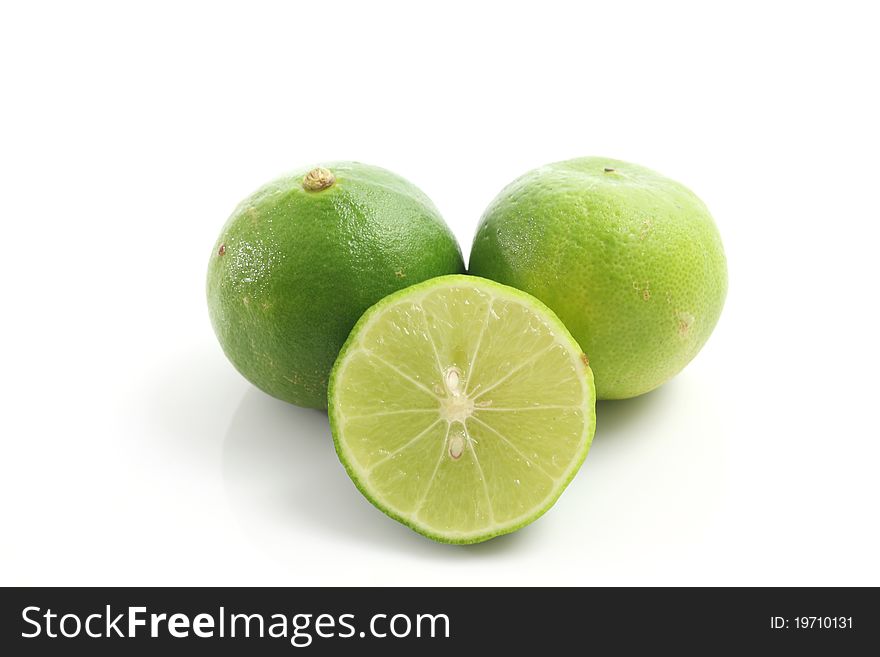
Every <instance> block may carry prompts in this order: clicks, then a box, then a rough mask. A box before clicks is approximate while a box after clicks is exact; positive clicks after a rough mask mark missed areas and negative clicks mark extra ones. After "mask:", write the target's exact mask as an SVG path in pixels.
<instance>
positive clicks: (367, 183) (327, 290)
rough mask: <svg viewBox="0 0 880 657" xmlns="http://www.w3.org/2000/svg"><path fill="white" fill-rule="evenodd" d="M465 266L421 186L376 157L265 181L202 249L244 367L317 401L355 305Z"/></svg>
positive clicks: (215, 314)
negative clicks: (209, 248) (375, 162)
mask: <svg viewBox="0 0 880 657" xmlns="http://www.w3.org/2000/svg"><path fill="white" fill-rule="evenodd" d="M462 271H464V265H463V262H462V258H461V251H460V250H459V248H458V243H457V242H456V241H455V237H454V236H453V235H452V233H451V232H450V231H449V228H448V227H447V226H446V224H445V223H444V222H443V219H442V218H441V217H440V215H439V213H438V212H437V209H436V208H435V207H434V205H433V204H432V203H431V201H430V200H429V199H428V197H427V196H425V195H424V194H423V193H422V192H421V191H419V190H418V189H417V188H416V187H414V186H413V185H412V184H410V183H408V182H407V181H405V180H404V179H403V178H400V177H399V176H397V175H395V174H393V173H391V172H389V171H386V170H385V169H380V168H378V167H373V166H368V165H366V164H359V163H356V162H337V163H333V164H327V165H325V166H322V167H316V168H313V169H310V170H303V171H300V172H297V173H294V174H293V175H290V176H286V177H284V178H280V179H279V180H276V181H274V182H272V183H269V184H268V185H266V186H265V187H263V188H262V189H260V190H258V191H257V192H256V193H254V194H253V195H252V196H250V197H249V198H248V199H246V200H245V201H243V202H242V203H241V204H240V205H239V206H238V208H236V210H235V212H233V214H232V216H231V217H230V218H229V221H228V222H227V223H226V225H225V226H224V227H223V230H222V232H221V233H220V237H219V238H218V240H217V242H216V243H215V244H214V249H213V252H212V254H211V260H210V264H209V266H208V308H209V311H210V315H211V322H212V324H213V326H214V331H215V332H216V334H217V337H218V339H219V340H220V344H221V346H222V347H223V351H224V352H225V353H226V355H227V357H228V358H229V360H230V361H232V364H233V365H235V367H236V368H237V369H238V371H239V372H241V373H242V374H243V375H244V376H245V378H247V379H248V380H250V381H251V382H252V383H253V384H254V385H256V386H257V387H258V388H260V389H262V390H264V391H265V392H267V393H269V394H270V395H273V396H275V397H278V398H280V399H284V400H286V401H289V402H292V403H294V404H299V405H300V406H311V407H314V408H326V407H327V379H328V377H329V375H330V368H331V366H332V365H333V361H334V360H335V359H336V356H337V354H338V353H339V349H340V347H341V346H342V343H343V342H344V341H345V338H346V337H347V336H348V333H349V331H351V327H352V326H354V323H355V322H356V321H357V319H358V317H360V316H361V314H362V313H363V312H364V310H366V309H367V308H369V307H370V306H371V305H372V304H374V303H375V302H376V301H378V300H379V299H381V298H382V297H384V296H386V295H387V294H389V293H391V292H394V291H396V290H399V289H401V288H403V287H406V286H407V285H411V284H412V283H418V282H419V281H423V280H425V279H428V278H432V277H434V276H439V275H442V274H454V273H460V272H462Z"/></svg>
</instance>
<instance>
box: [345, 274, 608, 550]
mask: <svg viewBox="0 0 880 657" xmlns="http://www.w3.org/2000/svg"><path fill="white" fill-rule="evenodd" d="M595 399H596V393H595V388H594V385H593V374H592V372H591V371H590V367H589V364H588V361H587V358H586V356H585V355H584V354H583V352H582V351H581V349H580V347H579V346H578V344H577V342H575V340H574V339H573V338H572V337H571V335H570V334H569V332H568V330H566V328H565V326H563V324H562V322H560V321H559V319H558V318H557V317H556V315H554V314H553V312H552V311H550V310H549V309H548V308H547V307H546V306H544V304H542V303H541V302H540V301H538V300H537V299H535V298H534V297H532V296H530V295H528V294H526V293H524V292H520V291H519V290H515V289H513V288H510V287H507V286H505V285H501V284H499V283H494V282H492V281H487V280H485V279H482V278H477V277H475V276H441V277H439V278H434V279H431V280H429V281H426V282H424V283H421V284H418V285H414V286H412V287H409V288H406V289H404V290H401V291H400V292H396V293H394V294H392V295H390V296H388V297H386V298H385V299H383V300H382V301H380V302H379V303H377V304H376V305H374V306H373V307H372V308H370V309H369V310H368V311H367V312H366V313H365V314H364V316H363V317H361V319H360V321H358V323H357V325H356V326H355V327H354V329H353V330H352V333H351V335H350V336H349V338H348V341H347V342H346V343H345V346H344V347H343V348H342V351H341V352H340V354H339V358H338V359H337V361H336V364H335V365H334V367H333V372H332V374H331V375H330V390H329V407H330V423H331V426H332V428H333V439H334V442H335V444H336V451H337V453H338V454H339V459H340V461H342V463H343V465H344V466H345V468H346V470H347V471H348V474H349V475H350V476H351V478H352V480H353V481H354V483H355V485H356V486H357V487H358V488H359V489H360V491H361V492H362V493H363V494H364V495H365V496H366V497H367V499H369V500H370V502H372V503H373V504H374V505H375V506H377V507H378V508H379V509H381V510H382V511H384V512H385V513H387V514H388V515H389V516H391V517H392V518H394V519H396V520H399V521H400V522H402V523H404V524H405V525H407V526H409V527H411V528H412V529H414V530H415V531H417V532H419V533H421V534H424V535H425V536H428V537H430V538H432V539H434V540H437V541H441V542H445V543H476V542H479V541H485V540H487V539H490V538H492V537H494V536H498V535H500V534H506V533H508V532H512V531H515V530H517V529H519V528H520V527H523V526H524V525H527V524H529V523H530V522H532V521H533V520H535V519H537V518H538V517H539V516H541V515H542V514H543V513H544V512H545V511H546V510H547V509H549V508H550V507H551V506H552V505H553V503H554V502H555V501H556V500H557V498H558V497H559V496H560V495H561V494H562V491H563V490H564V489H565V487H566V486H567V485H568V482H569V481H571V479H572V477H574V475H575V473H576V472H577V470H578V468H579V467H580V465H581V463H582V462H583V460H584V458H585V457H586V455H587V450H588V449H589V446H590V442H591V440H592V438H593V432H594V429H595V424H596V417H595Z"/></svg>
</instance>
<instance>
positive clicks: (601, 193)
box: [469, 157, 727, 399]
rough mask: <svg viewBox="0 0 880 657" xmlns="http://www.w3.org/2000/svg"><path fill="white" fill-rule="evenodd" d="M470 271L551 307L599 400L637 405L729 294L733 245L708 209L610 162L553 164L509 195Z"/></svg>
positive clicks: (690, 347) (685, 358)
mask: <svg viewBox="0 0 880 657" xmlns="http://www.w3.org/2000/svg"><path fill="white" fill-rule="evenodd" d="M469 271H470V273H472V274H475V275H478V276H485V277H487V278H492V279H494V280H497V281H500V282H502V283H506V284H507V285H511V286H514V287H518V288H520V289H522V290H525V291H526V292H529V293H531V294H533V295H534V296H536V297H538V298H539V299H541V300H542V301H543V302H544V303H546V304H547V305H548V306H549V307H550V308H551V309H553V310H554V311H555V312H556V314H557V315H559V317H560V319H562V321H563V322H564V323H565V325H566V326H567V327H568V329H569V330H570V331H571V333H572V335H574V337H575V338H576V339H577V340H578V342H579V343H580V345H581V347H583V349H584V351H585V352H586V353H587V355H588V356H589V358H590V365H591V367H592V368H593V372H594V374H595V377H596V389H597V392H598V395H599V398H600V399H624V398H628V397H635V396H636V395H640V394H643V393H646V392H648V391H650V390H653V389H654V388H657V387H658V386H660V385H662V384H663V383H665V382H666V381H667V380H669V379H670V378H671V377H673V376H675V375H676V374H677V373H678V372H680V371H681V370H682V368H684V366H685V365H687V364H688V363H689V362H690V361H691V359H692V358H693V357H694V356H696V355H697V352H698V351H699V350H700V349H701V348H702V346H703V345H704V344H705V342H706V340H707V339H708V338H709V335H710V334H711V332H712V329H713V328H714V327H715V324H716V323H717V321H718V318H719V316H720V314H721V309H722V306H723V305H724V299H725V296H726V294H727V261H726V259H725V255H724V248H723V246H722V244H721V237H720V236H719V234H718V230H717V228H716V226H715V223H714V221H713V220H712V217H711V215H710V214H709V211H708V210H707V209H706V206H705V205H704V204H703V203H702V201H700V199H699V198H697V197H696V196H695V195H694V194H693V192H691V191H690V190H689V189H687V188H686V187H684V186H683V185H680V184H679V183H677V182H674V181H672V180H669V179H668V178H665V177H663V176H661V175H660V174H658V173H655V172H654V171H651V170H649V169H646V168H644V167H640V166H637V165H634V164H628V163H626V162H620V161H617V160H611V159H608V158H601V157H587V158H580V159H576V160H569V161H566V162H558V163H555V164H550V165H547V166H544V167H541V168H539V169H535V170H534V171H531V172H529V173H527V174H525V175H524V176H522V177H520V178H518V179H517V180H515V181H514V182H513V183H511V184H510V185H508V186H507V187H506V188H505V189H504V190H502V191H501V193H500V194H499V195H498V196H497V197H496V198H495V200H494V201H492V203H491V204H490V205H489V207H488V208H487V209H486V211H485V213H484V214H483V217H482V220H481V222H480V225H479V227H478V229H477V233H476V236H475V238H474V243H473V248H472V250H471V257H470V268H469Z"/></svg>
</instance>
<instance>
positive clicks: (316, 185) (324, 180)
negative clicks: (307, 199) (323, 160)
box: [302, 167, 336, 192]
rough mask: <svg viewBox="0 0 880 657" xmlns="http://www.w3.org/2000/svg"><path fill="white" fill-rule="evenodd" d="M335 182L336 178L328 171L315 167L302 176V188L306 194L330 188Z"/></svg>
mask: <svg viewBox="0 0 880 657" xmlns="http://www.w3.org/2000/svg"><path fill="white" fill-rule="evenodd" d="M335 182H336V176H334V175H333V172H332V171H330V169H325V168H324V167H316V168H314V169H312V170H311V171H309V172H308V173H307V174H306V175H305V176H303V179H302V186H303V189H304V190H306V191H307V192H320V191H321V190H322V189H327V188H328V187H332V186H333V183H335Z"/></svg>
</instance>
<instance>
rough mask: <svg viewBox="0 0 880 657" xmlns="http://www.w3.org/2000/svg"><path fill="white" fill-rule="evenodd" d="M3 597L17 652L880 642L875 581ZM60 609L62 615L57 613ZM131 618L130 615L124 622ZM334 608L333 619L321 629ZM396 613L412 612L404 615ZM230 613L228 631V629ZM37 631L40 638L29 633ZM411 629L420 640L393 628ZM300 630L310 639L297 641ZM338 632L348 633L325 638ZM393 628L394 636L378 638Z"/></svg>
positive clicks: (6, 640) (711, 650)
mask: <svg viewBox="0 0 880 657" xmlns="http://www.w3.org/2000/svg"><path fill="white" fill-rule="evenodd" d="M0 600H2V605H0V628H2V634H0V648H2V650H0V654H4V655H51V654H68V653H69V651H70V650H72V649H76V650H82V651H85V652H84V654H89V655H120V654H140V652H141V651H143V654H161V655H163V656H165V655H178V654H179V655H194V654H202V653H204V654H248V655H252V654H260V655H262V654H272V655H281V654H291V651H293V652H302V649H304V651H305V652H307V653H309V654H318V655H320V654H328V655H329V654H337V655H338V654H354V653H362V652H363V651H364V650H367V651H368V654H373V653H374V652H377V653H380V654H388V655H394V654H417V655H433V654H448V652H447V651H448V650H450V649H461V650H467V651H468V652H467V653H464V654H472V653H473V652H475V651H476V650H478V649H487V650H489V651H490V652H491V654H497V653H499V652H501V651H510V654H514V655H520V654H527V653H530V652H540V653H541V654H542V655H543V654H546V653H547V651H548V650H552V651H554V652H553V653H550V654H562V653H563V651H564V652H565V654H567V653H568V652H570V650H571V647H572V646H575V647H579V648H578V652H581V651H582V652H585V653H586V652H589V651H594V650H595V651H598V650H601V649H602V648H603V647H608V646H610V647H612V648H613V652H614V653H621V654H630V653H631V651H634V650H650V651H652V652H656V651H659V650H661V649H662V650H664V651H670V650H671V651H674V652H679V653H680V652H684V653H686V654H689V653H693V652H700V654H715V653H716V652H717V651H719V650H723V651H725V652H727V651H729V650H733V649H741V650H748V651H749V654H752V653H754V652H755V650H758V649H761V650H763V649H768V650H770V649H780V650H791V649H798V650H801V651H802V652H801V654H804V652H803V651H807V652H808V653H809V654H812V653H813V652H814V651H817V652H822V651H828V650H833V651H835V653H834V654H855V653H854V652H850V651H854V650H856V649H857V648H863V647H866V646H871V645H873V646H876V645H878V644H877V640H878V638H880V632H878V619H880V603H878V596H877V590H876V589H871V588H785V589H782V588H766V589H756V588H733V589H719V588H627V589H619V588H589V589H588V588H571V589H550V588H504V589H498V588H495V589H488V588H480V589H462V588H430V589H428V588H411V589H408V588H378V589H369V588H269V589H266V588H199V589H192V588H129V589H125V588H33V589H28V588H7V589H0ZM108 605H109V607H110V611H111V613H110V620H111V626H110V627H109V628H108V626H107V618H106V617H107V606H108ZM29 607H30V608H31V609H30V610H29V611H25V610H26V609H27V608H29ZM130 607H144V608H145V610H144V611H142V612H137V613H136V614H135V616H134V617H135V619H136V620H143V621H144V622H145V625H138V626H136V627H135V628H134V630H135V632H136V635H135V637H134V638H128V637H125V638H122V637H119V636H118V634H119V633H123V634H127V633H128V631H129V627H128V625H127V622H128V619H129V616H128V613H129V608H130ZM37 608H38V609H39V611H37V610H36V609H37ZM221 608H222V609H223V613H221V611H220V610H221ZM48 610H51V613H53V614H56V616H55V617H51V616H50V617H49V619H48V620H47V619H46V617H45V613H46V612H47V611H48ZM24 613H26V614H27V616H28V618H30V619H31V621H32V622H28V621H26V620H25V619H24V617H23V614H24ZM65 614H75V615H76V617H77V619H74V618H72V617H68V618H67V619H66V620H65V625H64V630H65V631H66V632H67V633H68V634H73V633H75V630H76V628H77V624H78V622H79V627H80V630H79V634H78V636H76V637H74V638H65V637H63V636H60V635H59V636H58V637H57V638H50V637H48V636H47V634H46V633H47V632H54V633H56V634H60V623H59V621H60V619H61V616H63V615H65ZM92 614H98V615H99V616H93V617H92V620H91V624H90V625H89V629H90V630H91V631H92V633H93V634H106V633H107V632H109V633H110V634H111V636H110V638H90V637H88V636H86V634H85V630H86V628H85V621H86V620H87V618H88V616H89V615H92ZM119 614H122V618H121V619H119V620H117V622H116V623H115V624H114V623H112V620H113V618H118V615H119ZM151 614H157V615H158V614H165V615H166V616H165V618H164V619H162V618H159V620H157V621H156V626H155V627H156V632H157V634H158V636H157V637H156V638H153V637H151V636H150V631H151V627H152V619H151V617H150V615H151ZM173 614H184V615H185V616H186V618H185V619H182V618H178V620H177V621H176V622H177V625H175V631H176V632H177V633H178V634H180V633H182V632H184V631H188V632H189V636H188V637H186V638H175V637H173V636H172V635H171V633H170V632H169V628H168V624H167V619H168V618H169V617H170V616H171V615H173ZM199 614H207V615H209V616H210V617H211V620H210V622H209V620H208V618H207V617H204V616H203V617H201V621H199V626H198V629H199V630H200V631H201V633H202V634H207V633H209V632H213V636H212V637H210V638H200V637H197V636H195V629H194V627H193V624H194V621H196V617H197V616H198V615H199ZM233 614H245V615H249V616H250V615H253V614H258V615H261V617H262V623H263V625H262V627H263V629H262V634H263V635H264V636H263V638H258V637H257V636H255V635H256V634H259V633H260V630H259V628H260V619H258V618H257V617H252V618H251V619H250V621H249V632H250V633H251V635H252V636H251V637H249V638H247V637H244V636H242V634H244V625H245V621H244V620H243V619H242V618H238V619H236V620H235V621H234V622H233V621H231V618H232V615H233ZM276 614H277V615H278V616H273V615H276ZM321 614H326V615H327V616H323V617H321V619H320V621H321V622H320V627H318V621H319V618H318V616H319V615H321ZM347 614H350V615H351V616H346V615H347ZM382 614H384V616H381V615H382ZM397 614H400V615H402V616H403V617H398V618H395V615H397ZM306 615H308V616H306ZM444 617H445V618H446V619H448V622H447V621H446V620H444ZM221 618H222V619H223V633H224V635H225V637H224V638H219V637H218V634H219V633H220V622H221ZM432 619H433V625H432ZM805 619H806V620H805ZM77 621H78V622H77ZM295 623H296V625H295ZM231 624H234V625H235V628H236V636H235V637H234V638H233V637H231V636H230V634H231V629H230V626H231ZM209 625H210V627H209ZM417 626H418V629H417ZM272 627H275V633H276V634H280V633H281V632H282V628H283V629H284V632H285V633H286V637H276V638H273V637H270V636H268V635H269V633H270V628H272ZM38 628H39V635H38V636H36V637H34V638H24V637H23V636H22V635H23V634H33V633H35V632H37V630H38ZM297 628H298V629H297ZM407 628H408V629H409V634H408V635H407V636H405V637H395V636H393V633H394V632H396V633H397V634H405V633H406V630H407ZM294 630H297V631H296V634H297V637H296V643H297V644H299V646H300V647H295V646H294V645H292V643H291V638H292V635H293V634H294ZM319 630H320V631H319ZM331 633H332V634H334V635H342V636H333V637H332V638H331V637H329V636H326V635H329V634H331ZM383 633H384V634H386V635H387V636H385V637H377V636H372V634H383ZM417 633H418V634H419V635H420V636H416V634H417ZM447 633H448V636H447ZM320 634H324V635H325V637H321V636H320ZM362 634H363V636H362ZM346 635H350V636H346ZM432 635H433V636H432Z"/></svg>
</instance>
